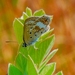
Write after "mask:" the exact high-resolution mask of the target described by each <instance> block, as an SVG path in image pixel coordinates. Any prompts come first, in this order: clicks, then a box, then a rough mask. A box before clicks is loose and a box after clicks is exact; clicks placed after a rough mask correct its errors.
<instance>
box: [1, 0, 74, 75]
mask: <svg viewBox="0 0 75 75" xmlns="http://www.w3.org/2000/svg"><path fill="white" fill-rule="evenodd" d="M26 7H29V8H31V9H32V11H33V12H34V11H35V10H38V9H41V8H42V9H44V11H45V12H46V14H48V15H53V16H54V17H53V21H52V23H51V25H50V26H51V28H54V32H53V33H54V34H55V36H56V39H55V45H54V47H53V49H54V48H58V49H59V50H58V52H57V53H56V55H55V56H54V57H53V58H52V59H51V60H50V62H53V61H55V62H56V63H57V67H56V69H57V70H56V72H58V71H59V70H62V71H63V73H64V75H75V0H0V75H6V73H7V68H8V63H14V60H15V57H16V55H17V51H18V43H17V42H10V43H7V42H6V41H8V40H12V41H16V37H15V33H14V30H13V20H14V18H16V17H17V18H18V17H20V16H21V15H22V12H23V11H25V8H26Z"/></svg>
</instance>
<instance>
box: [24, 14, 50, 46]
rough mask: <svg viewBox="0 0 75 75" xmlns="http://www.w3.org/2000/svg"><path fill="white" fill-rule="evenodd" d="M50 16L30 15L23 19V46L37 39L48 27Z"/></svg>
mask: <svg viewBox="0 0 75 75" xmlns="http://www.w3.org/2000/svg"><path fill="white" fill-rule="evenodd" d="M49 23H50V17H48V16H46V15H44V16H41V17H30V18H27V19H26V20H25V23H24V31H23V41H24V43H23V46H24V47H26V46H28V45H31V44H33V43H35V42H36V41H37V39H38V38H39V37H40V36H41V35H42V34H43V33H45V32H46V31H48V30H49V29H50V26H49Z"/></svg>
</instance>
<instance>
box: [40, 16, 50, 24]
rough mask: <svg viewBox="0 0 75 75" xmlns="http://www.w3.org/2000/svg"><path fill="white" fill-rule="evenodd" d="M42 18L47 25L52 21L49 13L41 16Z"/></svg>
mask: <svg viewBox="0 0 75 75" xmlns="http://www.w3.org/2000/svg"><path fill="white" fill-rule="evenodd" d="M40 20H41V21H42V22H43V23H44V24H45V25H49V23H50V17H49V16H47V15H43V16H41V18H40Z"/></svg>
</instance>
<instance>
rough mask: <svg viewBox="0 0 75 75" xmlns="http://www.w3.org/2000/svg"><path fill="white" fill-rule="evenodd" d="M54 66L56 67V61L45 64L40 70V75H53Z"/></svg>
mask: <svg viewBox="0 0 75 75" xmlns="http://www.w3.org/2000/svg"><path fill="white" fill-rule="evenodd" d="M55 68H56V63H50V64H47V65H46V66H45V67H44V68H43V70H42V71H41V73H40V75H53V73H54V71H55Z"/></svg>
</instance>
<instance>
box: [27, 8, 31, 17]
mask: <svg viewBox="0 0 75 75" xmlns="http://www.w3.org/2000/svg"><path fill="white" fill-rule="evenodd" d="M26 14H27V15H28V16H32V10H31V9H30V8H28V7H27V8H26Z"/></svg>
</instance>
